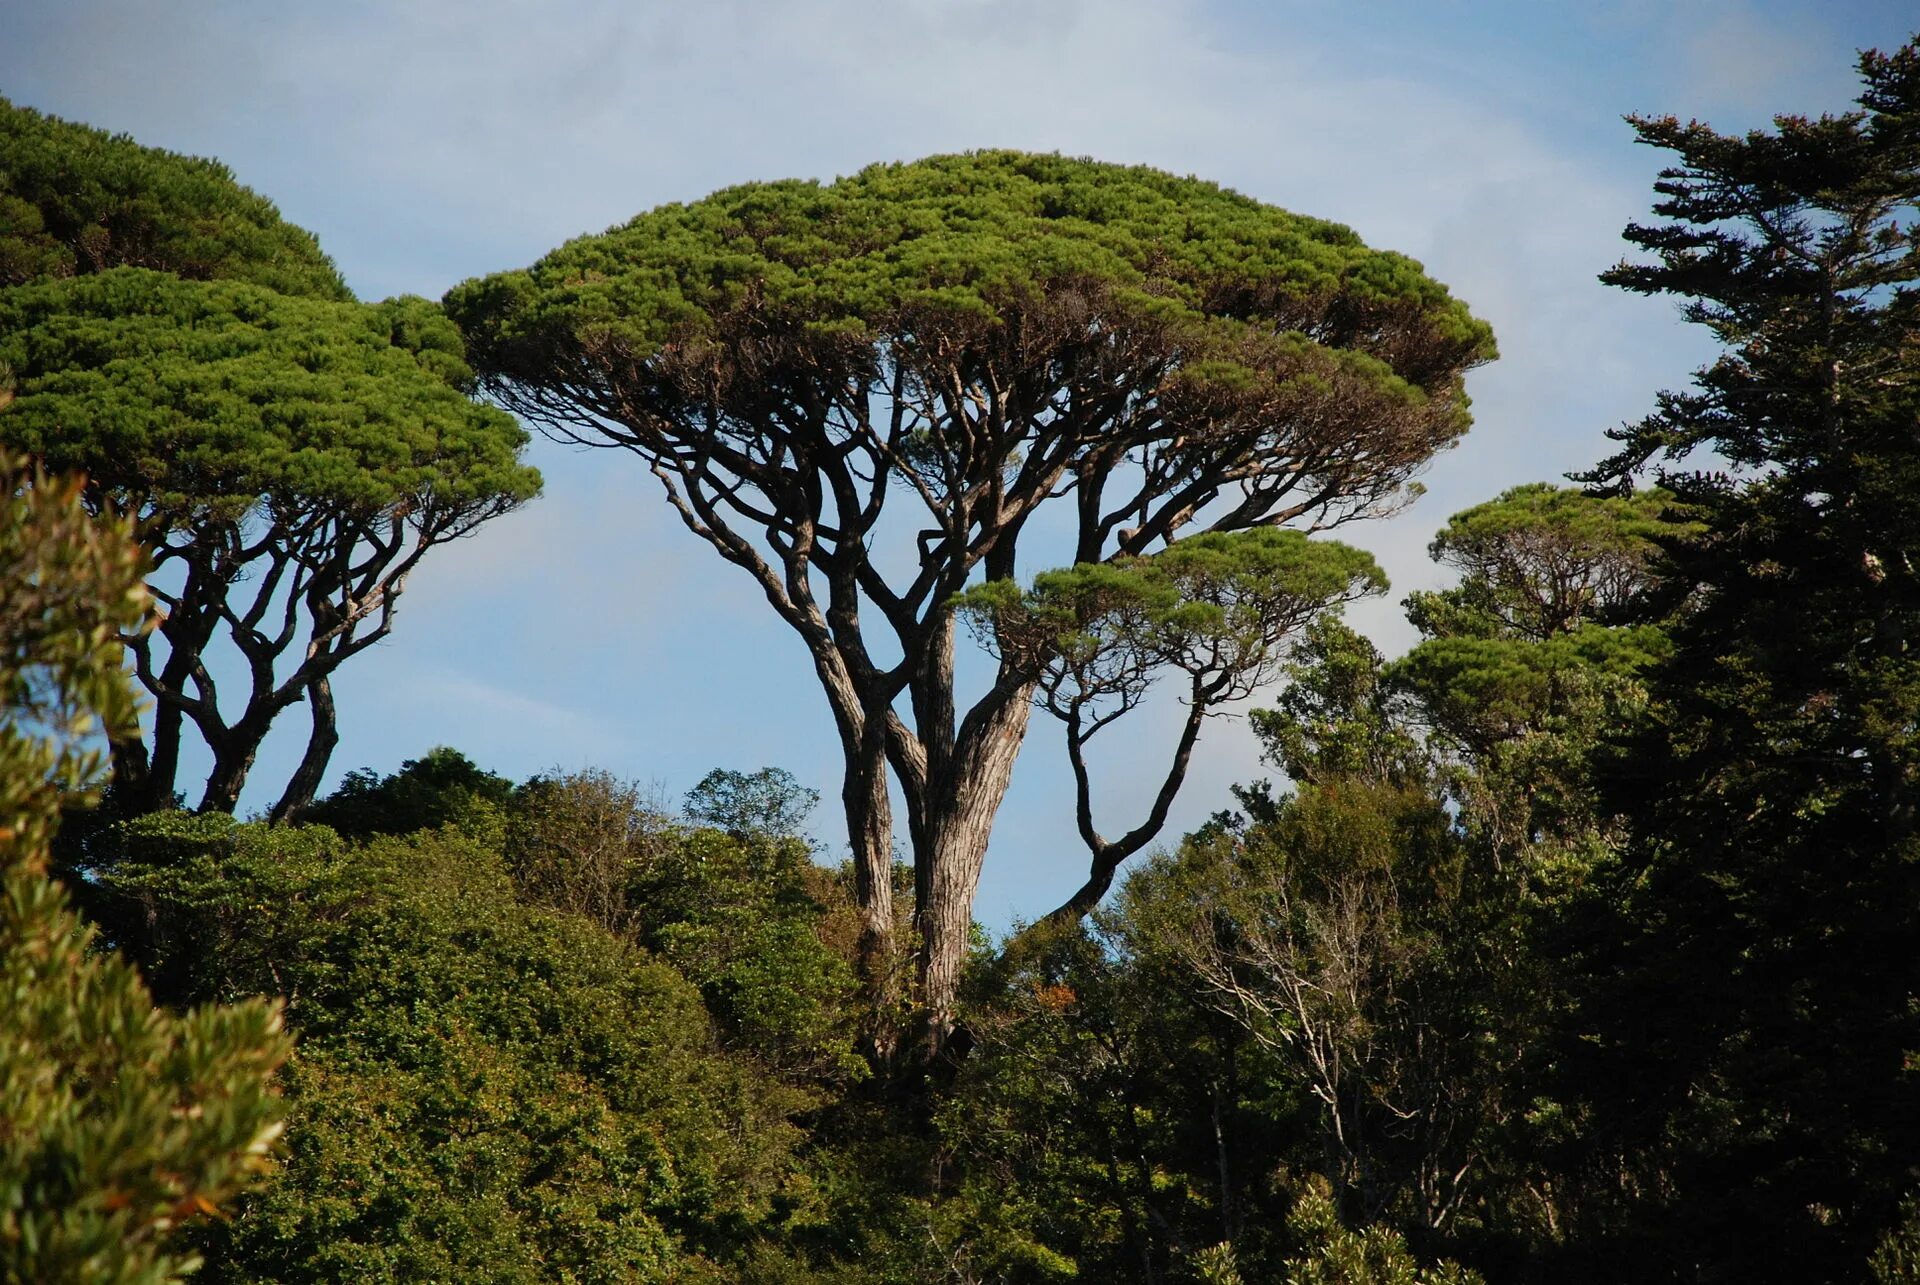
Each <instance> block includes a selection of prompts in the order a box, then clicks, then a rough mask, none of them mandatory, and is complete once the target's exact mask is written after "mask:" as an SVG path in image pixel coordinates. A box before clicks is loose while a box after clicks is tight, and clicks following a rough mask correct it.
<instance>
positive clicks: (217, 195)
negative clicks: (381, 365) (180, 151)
mask: <svg viewBox="0 0 1920 1285" xmlns="http://www.w3.org/2000/svg"><path fill="white" fill-rule="evenodd" d="M117 267H136V268H152V269H155V270H158V271H161V272H169V273H173V274H175V275H177V276H181V277H186V278H189V279H191V280H196V281H206V280H214V279H217V278H226V279H231V280H236V281H247V282H251V283H253V284H255V285H259V286H265V287H266V288H268V289H270V290H274V291H277V292H279V293H281V294H294V295H309V296H312V297H314V298H318V299H333V300H344V299H351V298H352V297H353V296H352V295H351V294H350V293H348V291H347V287H346V283H345V282H343V281H342V280H341V279H340V274H339V272H338V271H337V270H336V269H335V268H334V266H333V263H332V262H331V261H330V260H328V258H327V257H326V256H325V255H324V254H322V253H321V252H320V246H319V244H318V242H316V241H315V240H314V238H313V234H312V233H311V232H308V231H306V230H304V229H302V228H298V227H295V226H294V225H293V224H291V223H287V222H284V221H283V220H282V219H281V217H280V212H279V211H278V210H276V209H275V208H274V207H273V204H272V202H270V201H268V200H266V199H265V198H264V197H261V196H259V195H257V194H256V193H254V192H252V191H250V190H249V189H247V188H245V187H242V186H240V184H239V183H237V182H235V181H234V177H233V174H232V173H231V172H230V171H229V170H228V169H227V167H226V166H224V165H222V164H220V163H219V162H218V161H210V160H204V159H202V158H200V157H195V156H180V155H177V154H175V153H173V152H166V151H161V150H160V149H158V148H153V147H143V146H141V145H140V144H139V143H136V142H134V140H133V139H131V138H129V137H127V136H126V135H125V134H108V133H107V132H106V131H104V130H98V129H93V128H90V127H88V126H86V125H79V124H75V123H73V122H71V121H64V120H61V119H59V118H58V117H55V116H47V115H44V114H42V113H40V112H37V111H34V110H33V109H32V108H28V107H18V106H15V105H14V104H12V103H10V102H8V101H6V100H5V99H3V98H0V286H12V285H20V284H22V283H25V282H28V281H35V280H42V279H46V278H62V277H71V276H77V275H82V274H85V273H90V272H104V271H106V270H108V269H109V268H117Z"/></svg>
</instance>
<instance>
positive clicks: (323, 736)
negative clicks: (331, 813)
mask: <svg viewBox="0 0 1920 1285" xmlns="http://www.w3.org/2000/svg"><path fill="white" fill-rule="evenodd" d="M307 706H308V708H309V709H310V710H311V711H312V714H313V732H312V734H311V735H309V736H308V738H307V751H306V753H305V754H303V755H301V757H300V766H299V767H297V768H295V769H294V773H293V779H292V780H290V781H288V782H287V788H286V791H285V792H284V793H283V794H281V796H280V801H279V802H278V803H276V804H274V805H273V811H272V813H271V814H270V817H271V819H272V820H273V821H274V822H275V823H276V824H277V823H281V822H286V821H297V820H299V818H300V814H301V813H302V812H304V811H306V810H307V809H308V808H310V807H312V806H313V797H314V795H316V794H318V793H319V792H320V780H321V778H322V777H324V776H325V775H326V774H327V762H328V760H330V759H331V758H332V757H333V750H334V747H335V746H337V745H338V744H340V731H339V727H338V725H337V718H336V714H335V710H334V704H333V684H332V682H330V681H329V680H328V678H327V676H326V675H325V674H321V675H320V676H319V677H318V678H315V679H314V680H313V681H312V682H311V683H309V684H307Z"/></svg>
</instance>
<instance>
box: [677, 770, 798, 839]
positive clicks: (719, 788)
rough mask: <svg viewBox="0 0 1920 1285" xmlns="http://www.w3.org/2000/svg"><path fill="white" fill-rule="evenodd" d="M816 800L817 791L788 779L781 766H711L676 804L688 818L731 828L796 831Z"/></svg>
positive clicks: (747, 831) (755, 831) (789, 775)
mask: <svg viewBox="0 0 1920 1285" xmlns="http://www.w3.org/2000/svg"><path fill="white" fill-rule="evenodd" d="M819 802H820V792H819V791H818V790H810V789H808V788H807V787H806V786H804V785H802V784H800V783H799V782H798V781H796V780H794V779H793V773H791V772H789V771H787V770H786V769H785V768H778V767H763V768H761V769H760V770H759V771H758V772H736V771H733V770H731V769H729V768H715V769H714V770H713V771H711V772H709V773H707V774H706V775H705V776H703V777H701V778H700V783H699V784H698V785H696V786H694V787H693V788H692V789H691V790H688V791H687V798H686V802H685V803H684V804H683V805H682V810H683V811H684V812H685V813H686V814H687V817H688V819H689V820H692V821H694V822H697V823H698V824H701V825H711V826H717V827H719V828H720V829H722V830H726V831H729V832H731V833H734V834H743V835H744V834H772V835H796V834H798V833H799V832H800V826H801V825H802V824H803V823H804V822H805V821H806V819H807V814H808V813H810V812H812V811H813V809H814V807H815V806H816V805H818V804H819Z"/></svg>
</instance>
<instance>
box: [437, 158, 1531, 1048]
mask: <svg viewBox="0 0 1920 1285" xmlns="http://www.w3.org/2000/svg"><path fill="white" fill-rule="evenodd" d="M447 305H448V308H449V310H450V312H451V313H452V314H453V315H454V317H455V318H456V319H457V320H458V322H459V324H460V325H461V327H462V329H463V330H464V331H465V333H466V335H467V338H468V343H469V349H470V352H471V353H472V354H473V358H474V361H475V364H476V365H477V366H478V367H479V368H480V369H481V370H482V371H483V373H484V375H485V376H486V380H487V383H488V386H489V388H491V389H492V390H493V391H494V392H495V393H496V394H497V395H498V396H499V397H500V398H501V399H502V400H503V401H504V402H505V403H506V404H507V405H508V406H510V407H512V408H513V409H515V410H518V411H520V412H521V413H522V414H524V415H525V416H527V417H528V418H530V419H532V420H533V421H535V422H536V423H538V424H540V425H541V426H543V427H544V428H545V429H546V430H547V431H548V432H550V433H552V434H554V435H556V436H558V437H561V438H564V439H567V440H573V441H579V442H583V443H591V444H596V445H603V446H613V447H619V448H624V449H627V450H631V451H633V452H634V453H636V454H638V455H639V456H641V457H642V458H643V459H644V460H645V461H647V462H648V464H649V465H650V467H651V469H652V471H653V472H654V474H655V475H656V476H657V477H658V478H659V480H660V481H661V482H662V484H663V485H664V487H665V489H666V492H667V497H668V500H669V502H670V503H671V504H672V505H673V506H674V508H675V509H676V511H677V512H678V513H679V515H680V516H681V518H682V520H683V521H684V522H685V523H686V524H687V526H688V527H689V529H690V530H692V531H693V532H694V533H695V534H697V535H699V536H700V537H701V538H703V539H705V540H707V541H708V542H709V543H710V544H711V545H713V547H714V549H715V550H716V551H717V552H718V553H719V554H720V555H721V556H722V557H724V558H725V559H727V560H728V561H730V562H732V563H734V564H735V565H737V566H739V567H741V568H743V569H744V570H746V571H747V572H748V573H749V574H751V575H752V576H753V577H754V579H755V581H756V582H757V583H758V585H759V586H760V588H761V590H762V591H763V592H764V593H765V595H766V597H767V599H768V602H769V603H770V605H771V606H772V607H773V609H774V611H775V612H776V614H778V615H779V616H780V618H781V619H782V620H784V621H785V622H786V623H787V624H788V625H789V626H791V627H792V628H793V629H794V630H795V631H796V632H797V633H798V634H799V635H800V636H801V638H802V640H803V641H804V642H805V644H806V646H807V647H808V650H809V652H810V654H811V655H812V657H813V660H814V665H815V669H816V672H817V673H818V675H819V677H820V680H821V683H822V686H823V688H824V689H825V692H826V695H827V699H828V703H829V705H830V707H831V709H832V712H833V716H834V720H835V725H836V727H837V729H838V732H839V735H840V740H841V745H842V751H843V760H844V768H845V777H844V786H843V790H842V803H843V805H844V807H845V809H846V815H847V823H848V824H847V829H848V834H849V835H850V837H851V841H852V844H853V849H854V854H855V862H856V870H857V873H858V878H859V897H860V902H861V906H862V909H863V912H864V915H865V923H864V931H865V934H866V946H865V950H864V955H865V957H866V958H867V959H868V961H869V981H870V983H872V981H873V979H874V977H875V975H876V973H878V972H882V971H884V970H883V969H881V968H880V967H879V965H878V961H881V960H884V958H885V957H886V956H887V955H888V954H889V952H890V951H891V949H892V940H891V934H892V911H891V906H890V898H891V891H890V889H891V879H890V873H891V865H892V816H891V809H890V803H889V797H888V777H889V773H891V775H892V777H893V779H894V780H895V781H897V783H898V785H899V787H900V789H901V792H902V794H903V795H904V798H905V800H906V811H907V831H908V835H909V838H910V843H911V849H912V852H913V859H914V866H915V872H916V881H915V903H916V908H915V926H916V928H917V930H918V935H919V937H920V938H921V941H922V943H923V949H922V953H921V961H920V992H921V998H922V1000H923V1001H924V1003H925V1005H926V1007H927V1009H928V1011H929V1013H930V1015H931V1023H930V1029H931V1032H932V1034H933V1036H934V1039H935V1040H936V1042H937V1041H938V1040H939V1039H940V1038H942V1032H944V1031H945V1030H946V1029H947V1026H948V1024H949V1022H950V1020H951V1013H952V1003H953V997H954V994H955V986H956V984H957V980H958V974H959V969H960V967H961V963H962V961H963V959H964V958H965V955H966V950H967V939H968V933H969V928H970V922H971V914H970V912H971V905H972V899H973V894H974V891H975V888H976V886H977V882H978V878H979V873H980V867H981V863H982V861H983V859H984V856H985V852H986V846H987V839H988V835H989V832H990V828H991V823H992V820H993V816H994V814H995V812H996V811H997V809H998V807H999V804H1000V801H1001V799H1002V797H1003V795H1004V792H1005V790H1006V788H1007V783H1008V780H1009V776H1010V773H1011V771H1012V766H1013V761H1014V758H1015V756H1016V754H1017V752H1018V750H1019V747H1020V743H1021V740H1022V739H1023V737H1024V735H1025V732H1026V727H1027V720H1028V715H1029V711H1030V708H1031V701H1032V698H1033V696H1034V694H1035V691H1036V683H1037V681H1038V680H1037V678H1036V676H1035V675H1034V674H1033V673H1032V672H1031V670H1030V669H1029V668H1027V667H1024V666H1022V665H1020V664H1018V663H1015V662H1014V661H1012V660H1010V659H1008V658H1006V657H1003V658H1002V660H1001V662H1000V664H999V666H998V668H997V671H996V672H995V674H994V675H993V677H992V679H991V680H990V682H989V683H988V685H987V689H986V691H985V692H984V694H982V695H980V696H979V698H978V699H977V700H975V701H974V703H973V704H972V706H971V707H963V702H962V701H961V699H960V697H959V695H958V694H957V692H956V686H955V677H954V641H955V625H956V622H957V619H958V612H959V605H958V603H957V602H956V600H955V599H956V595H958V594H960V593H961V592H962V591H963V590H965V589H966V588H967V586H968V585H969V584H970V583H975V582H979V581H983V580H984V581H987V582H1002V581H1014V580H1016V579H1017V578H1018V576H1019V575H1020V567H1019V558H1020V556H1021V553H1022V550H1023V549H1024V550H1025V556H1026V557H1028V558H1029V559H1030V560H1031V559H1032V558H1035V557H1038V556H1042V555H1041V553H1040V547H1041V546H1042V545H1044V544H1045V542H1046V541H1048V540H1052V541H1054V546H1053V548H1064V549H1065V552H1066V554H1067V556H1066V558H1065V559H1064V561H1067V562H1069V563H1072V564H1076V565H1077V564H1088V563H1100V562H1105V561H1108V560H1110V559H1113V558H1115V557H1139V556H1141V555H1144V554H1147V553H1148V552H1150V551H1152V550H1154V549H1156V548H1158V547H1159V546H1161V545H1163V544H1167V543H1169V542H1172V541H1174V540H1176V539H1177V538H1178V537H1181V536H1184V535H1188V534H1198V533H1203V532H1216V533H1224V532H1231V531H1237V530H1242V529H1246V528H1250V527H1256V526H1263V525H1277V524H1281V523H1285V522H1290V521H1291V522H1300V523H1304V524H1308V525H1312V526H1328V525H1332V524H1335V523H1338V522H1341V521H1344V520H1347V519H1350V518H1354V517H1359V516H1362V515H1366V514H1370V513H1375V512H1379V511H1381V510H1383V509H1387V508H1391V507H1393V506H1394V505H1395V504H1396V503H1398V502H1399V500H1400V498H1401V497H1402V496H1403V495H1404V494H1405V487H1406V484H1407V481H1408V479H1409V477H1410V476H1411V474H1412V473H1413V472H1414V471H1415V470H1416V469H1418V468H1419V467H1420V466H1421V464H1422V463H1424V462H1425V461H1426V460H1427V459H1428V458H1429V457H1430V456H1431V454H1432V453H1433V452H1434V451H1435V450H1437V449H1439V448H1441V447H1443V446H1446V445H1447V444H1449V443H1451V442H1452V441H1453V440H1454V439H1455V438H1457V437H1458V436H1459V434H1460V433H1461V432H1462V431H1463V430H1464V429H1465V427H1466V425H1467V416H1466V409H1465V405H1466V403H1465V399H1464V397H1463V395H1462V393H1461V376H1462V373H1463V372H1464V371H1465V370H1466V369H1467V368H1469V367H1471V366H1473V365H1475V364H1477V363H1478V362H1481V361H1484V360H1486V359H1487V358H1488V357H1490V356H1491V355H1492V351H1493V347H1492V340H1491V337H1490V334H1489V332H1488V330H1487V328H1486V326H1485V325H1483V324H1482V323H1480V322H1478V321H1476V320H1475V319H1474V318H1473V317H1471V316H1470V315H1469V314H1468V312H1467V311H1466V309H1465V308H1464V307H1462V306H1461V305H1460V304H1459V303H1457V302H1456V301H1454V300H1452V299H1451V298H1449V297H1448V295H1447V294H1446V292H1445V290H1444V289H1443V288H1442V287H1440V286H1439V285H1437V284H1436V283H1434V282H1433V281H1431V280H1430V279H1429V278H1427V277H1426V276H1425V275H1424V274H1423V273H1422V272H1421V271H1420V270H1419V268H1418V265H1416V264H1414V263H1412V262H1410V261H1409V260H1407V259H1404V258H1401V257H1399V256H1397V255H1393V254H1385V253H1379V252H1375V251H1371V250H1369V249H1367V248H1366V247H1365V246H1364V245H1362V244H1361V242H1360V241H1359V239H1358V238H1357V237H1355V236H1354V234H1353V233H1352V232H1350V231H1349V230H1347V229H1346V228H1343V227H1339V226H1337V225H1334V224H1330V223H1324V222H1319V221H1316V220H1311V219H1305V218H1300V217H1298V216H1295V215H1292V214H1288V213H1286V212H1284V211H1281V210H1277V209H1273V208H1271V207H1268V206H1263V205H1261V204H1259V203H1258V202H1255V201H1252V200H1249V199H1247V198H1244V197H1241V196H1238V195H1235V194H1233V193H1231V192H1227V191H1224V190H1222V189H1220V188H1218V187H1215V186H1213V185H1211V184H1206V183H1202V182H1198V181H1196V180H1191V179H1177V178H1174V177H1172V176H1169V175H1166V174H1161V173H1158V172H1155V171H1152V170H1146V169H1126V168H1121V167H1116V166H1110V165H1101V164H1097V163H1095V162H1091V161H1084V160H1071V159H1067V158H1063V157H1058V156H1033V155H1025V154H1021V153H1015V152H980V153H973V154H968V155H960V156H944V157H935V158H932V159H929V160H924V161H919V162H916V163H912V164H904V165H881V166H875V167H872V168H870V169H867V170H864V171H862V172H860V173H859V174H857V175H854V176H853V177H851V178H847V179H842V180H840V181H838V182H836V183H833V184H830V185H824V186H823V185H820V184H816V183H808V182H784V183H768V184H753V185H748V186H743V187H738V188H732V189H728V190H726V191H723V192H719V193H716V194H715V195H713V196H711V197H709V198H707V199H706V200H703V201H699V202H696V203H693V204H690V205H675V206H667V207H663V208H661V209H658V210H655V211H653V212H651V213H647V214H643V215H641V216H639V217H638V218H636V219H635V220H633V221H632V222H631V223H629V224H627V225H625V226H623V227H620V228H616V229H613V230H612V231H610V232H607V233H605V234H603V235H600V236H594V237H586V238H582V239H580V240H576V241H573V242H571V243H569V244H568V245H566V246H563V247H562V248H560V249H559V250H556V251H554V252H553V253H552V254H550V255H549V256H548V257H547V258H545V259H544V260H542V261H541V262H540V263H538V264H536V265H534V266H533V267H532V268H530V269H527V270H525V271H521V272H510V273H504V274H500V275H497V276H493V277H488V278H485V279H482V280H477V281H472V282H469V283H467V284H465V285H462V286H460V287H458V288H457V289H455V290H454V291H453V292H452V293H451V294H450V295H449V296H448V298H447ZM895 500H897V501H900V502H903V503H904V504H905V505H907V506H908V509H907V511H902V509H901V504H900V503H893V504H890V503H889V502H890V501H895ZM1043 511H1044V513H1045V514H1046V515H1048V516H1046V517H1042V516H1041V515H1042V513H1043ZM1056 512H1058V513H1059V514H1060V517H1059V518H1058V519H1056V518H1054V517H1053V516H1051V515H1053V514H1054V513H1056ZM1069 513H1071V514H1072V515H1073V516H1071V517H1069V516H1067V515H1068V514H1069ZM1023 537H1025V538H1024V539H1023ZM1046 556H1049V557H1051V556H1054V554H1053V550H1052V549H1049V550H1048V553H1047V555H1046Z"/></svg>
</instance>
